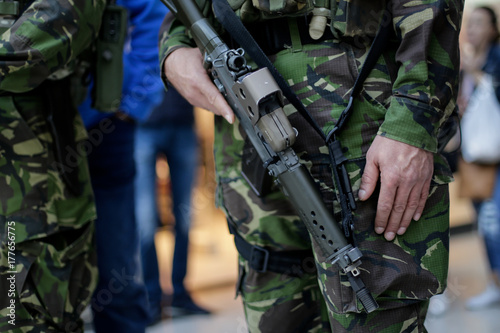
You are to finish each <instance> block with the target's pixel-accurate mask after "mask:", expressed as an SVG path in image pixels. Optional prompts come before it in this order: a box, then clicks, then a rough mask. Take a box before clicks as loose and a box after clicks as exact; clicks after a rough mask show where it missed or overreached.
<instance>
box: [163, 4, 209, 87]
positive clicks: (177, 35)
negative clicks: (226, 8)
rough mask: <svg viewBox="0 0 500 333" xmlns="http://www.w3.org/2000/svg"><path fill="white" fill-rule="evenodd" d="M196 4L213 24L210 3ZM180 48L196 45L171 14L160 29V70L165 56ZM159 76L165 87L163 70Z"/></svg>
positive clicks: (180, 23) (181, 24) (165, 80)
mask: <svg viewBox="0 0 500 333" xmlns="http://www.w3.org/2000/svg"><path fill="white" fill-rule="evenodd" d="M196 2H197V4H198V7H199V8H201V11H202V14H203V15H204V16H205V17H207V18H209V19H210V18H212V22H214V20H215V19H214V18H213V13H212V10H211V5H210V4H211V1H206V0H196ZM214 23H215V22H214ZM181 47H196V44H195V43H194V41H193V39H192V38H191V36H190V35H189V33H188V31H187V29H186V27H185V26H184V24H183V23H182V22H181V21H180V20H179V19H178V18H175V17H174V16H173V15H172V13H168V14H167V16H166V17H165V20H164V21H163V23H162V25H161V28H160V46H159V49H160V68H163V64H164V62H165V59H166V58H167V56H168V55H169V54H170V53H172V52H173V51H175V50H176V49H178V48H181ZM161 75H162V79H163V82H164V83H165V87H166V82H167V78H166V77H165V73H164V72H163V70H162V71H161Z"/></svg>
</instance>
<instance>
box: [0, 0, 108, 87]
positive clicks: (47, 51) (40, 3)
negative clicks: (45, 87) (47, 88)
mask: <svg viewBox="0 0 500 333" xmlns="http://www.w3.org/2000/svg"><path fill="white" fill-rule="evenodd" d="M105 4H106V1H105V0H91V1H87V0H75V1H69V0H36V1H34V2H33V3H32V4H31V5H30V6H29V7H28V8H27V9H26V10H25V11H24V13H23V14H22V16H21V17H20V18H19V19H18V20H17V21H16V22H15V23H14V25H13V26H12V27H11V28H10V29H9V30H7V31H6V32H5V33H4V34H3V35H2V37H1V39H0V91H9V92H25V91H29V90H31V89H33V88H35V87H37V86H38V85H39V84H40V83H42V82H43V81H44V80H45V79H46V78H47V77H49V76H50V75H51V74H53V73H55V72H56V71H57V70H59V69H62V68H64V67H66V66H68V65H69V64H70V63H71V62H72V61H74V60H75V59H76V57H77V56H78V55H80V54H81V53H82V52H83V51H84V50H85V49H86V48H87V47H88V46H89V45H90V42H91V41H92V40H93V39H94V38H95V37H96V36H97V33H98V32H99V27H100V24H101V16H102V12H103V10H104V5H105Z"/></svg>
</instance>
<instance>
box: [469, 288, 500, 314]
mask: <svg viewBox="0 0 500 333" xmlns="http://www.w3.org/2000/svg"><path fill="white" fill-rule="evenodd" d="M495 304H500V287H498V286H497V285H496V284H494V283H493V282H490V283H489V284H488V285H487V286H486V289H485V290H484V291H483V292H482V293H481V294H479V295H477V296H474V297H472V298H470V299H469V300H468V301H467V302H466V303H465V307H466V308H467V310H480V309H484V308H486V307H489V306H491V305H495Z"/></svg>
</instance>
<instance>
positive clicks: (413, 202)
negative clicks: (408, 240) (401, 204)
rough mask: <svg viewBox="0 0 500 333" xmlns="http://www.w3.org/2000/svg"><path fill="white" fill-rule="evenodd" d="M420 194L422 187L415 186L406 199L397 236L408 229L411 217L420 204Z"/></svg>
mask: <svg viewBox="0 0 500 333" xmlns="http://www.w3.org/2000/svg"><path fill="white" fill-rule="evenodd" d="M421 193H422V187H421V186H418V185H416V186H415V187H414V188H413V189H412V191H411V193H410V196H409V197H408V203H407V205H406V210H405V212H404V214H403V217H402V219H401V223H400V224H399V227H398V229H397V232H396V233H397V234H398V235H400V236H401V235H403V234H404V233H405V232H406V230H407V229H408V226H409V225H410V223H411V220H412V218H413V216H414V215H415V212H416V211H417V208H418V206H419V203H420V198H421Z"/></svg>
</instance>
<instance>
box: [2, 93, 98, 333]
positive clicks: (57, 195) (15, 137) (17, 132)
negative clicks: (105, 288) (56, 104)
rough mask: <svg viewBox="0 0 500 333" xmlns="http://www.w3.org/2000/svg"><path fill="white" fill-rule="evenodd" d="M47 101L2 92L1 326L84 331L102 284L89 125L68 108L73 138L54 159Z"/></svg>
mask: <svg viewBox="0 0 500 333" xmlns="http://www.w3.org/2000/svg"><path fill="white" fill-rule="evenodd" d="M45 101H46V100H45V97H44V96H43V94H34V95H29V94H19V95H14V96H1V97H0V145H1V147H0V149H1V150H0V154H1V159H0V228H1V248H0V292H1V293H2V294H1V295H0V332H83V322H82V320H81V319H80V314H81V313H82V311H83V310H84V308H85V307H86V305H87V304H88V302H89V300H90V297H91V295H92V292H93V289H94V288H95V285H96V283H97V269H96V255H95V249H94V223H93V220H94V219H95V207H94V201H93V193H92V190H91V187H90V181H89V176H88V168H87V164H86V159H85V154H84V152H83V151H82V149H80V148H81V146H80V145H79V144H78V143H79V142H82V140H83V139H84V138H85V137H86V134H85V130H84V127H83V124H82V122H81V119H80V117H79V116H78V114H77V113H71V116H70V118H69V119H70V121H69V122H68V123H66V126H67V127H66V128H73V129H74V131H73V132H70V133H72V134H74V139H75V140H70V142H73V143H75V144H73V145H70V144H68V145H63V146H60V147H59V148H60V149H61V151H62V154H59V155H60V156H62V157H63V160H61V158H60V157H59V158H56V155H58V154H56V152H55V148H54V147H55V145H54V141H55V140H56V138H55V136H54V132H53V131H54V128H51V127H50V126H49V124H48V121H47V119H49V118H48V117H47V110H46V109H45V108H44V105H46V103H45ZM64 111H65V112H68V113H69V112H70V110H64ZM53 117H58V116H57V115H53ZM51 119H54V118H51ZM56 128H59V127H56ZM59 134H61V133H59ZM70 155H71V156H70ZM64 172H66V173H68V174H71V175H70V178H72V179H74V180H75V182H76V183H77V184H76V186H77V187H78V190H77V191H76V192H75V191H73V190H70V189H69V186H68V182H67V181H65V180H63V177H62V175H63V173H64ZM72 185H75V184H72Z"/></svg>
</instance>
